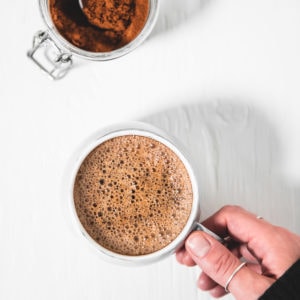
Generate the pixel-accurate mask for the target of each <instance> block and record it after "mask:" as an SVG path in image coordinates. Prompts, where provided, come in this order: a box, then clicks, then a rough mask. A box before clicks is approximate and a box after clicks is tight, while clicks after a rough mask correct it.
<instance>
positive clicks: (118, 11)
mask: <svg viewBox="0 0 300 300" xmlns="http://www.w3.org/2000/svg"><path fill="white" fill-rule="evenodd" d="M49 7H50V13H51V18H52V21H53V23H54V25H55V27H56V29H57V30H58V31H59V33H60V34H61V35H62V36H63V37H64V38H65V39H66V40H68V41H69V42H70V43H72V44H73V45H74V46H76V47H78V48H81V49H83V50H86V51H91V52H109V51H113V50H116V49H118V48H121V47H123V46H124V45H126V44H128V43H130V42H131V41H132V40H134V39H135V38H136V37H137V36H138V34H139V33H140V32H141V31H142V29H143V27H144V26H145V23H146V21H147V18H148V14H149V1H148V0H49Z"/></svg>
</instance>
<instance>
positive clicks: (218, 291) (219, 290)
mask: <svg viewBox="0 0 300 300" xmlns="http://www.w3.org/2000/svg"><path fill="white" fill-rule="evenodd" d="M209 292H210V294H211V296H213V297H214V298H220V297H223V296H224V295H226V294H227V293H226V292H225V290H224V288H223V287H222V286H220V285H217V286H216V287H214V288H213V289H212V290H210V291H209Z"/></svg>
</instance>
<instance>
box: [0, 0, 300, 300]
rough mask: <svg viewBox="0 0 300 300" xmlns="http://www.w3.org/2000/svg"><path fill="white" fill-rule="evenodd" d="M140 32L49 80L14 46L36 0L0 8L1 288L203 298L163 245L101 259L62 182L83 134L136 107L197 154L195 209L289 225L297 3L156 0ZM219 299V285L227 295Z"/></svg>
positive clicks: (298, 68) (294, 163) (293, 187)
mask: <svg viewBox="0 0 300 300" xmlns="http://www.w3.org/2000/svg"><path fill="white" fill-rule="evenodd" d="M161 2H162V3H161V12H160V16H159V19H158V22H157V26H156V27H155V29H154V31H153V33H152V35H151V36H150V37H149V39H148V40H147V41H146V42H145V43H144V44H143V45H142V46H140V47H139V48H138V49H136V50H135V51H134V52H132V53H130V54H128V55H126V56H125V57H122V58H119V59H116V60H114V61H109V62H90V61H84V60H79V59H75V58H74V60H75V66H74V69H73V70H71V71H70V73H69V74H68V75H67V76H66V77H65V78H64V79H62V80H60V81H56V82H54V81H51V80H49V79H48V77H47V76H45V75H44V74H42V73H41V72H40V71H39V70H38V68H37V67H36V66H35V65H34V64H33V63H32V62H31V61H30V60H29V59H28V58H27V57H26V51H27V50H28V49H29V48H30V46H31V40H32V37H33V34H34V33H35V32H36V31H37V30H39V29H45V25H44V24H43V21H42V18H41V16H40V12H39V9H38V2H37V1H33V0H31V1H29V0H26V1H21V0H10V1H7V2H6V3H5V5H4V6H3V7H2V9H1V12H0V24H1V27H0V32H1V56H0V136H1V155H0V170H1V172H0V187H1V199H0V299H4V300H11V299H14V300H18V299H26V300H27V299H28V300H29V299H30V300H33V299H34V300H35V299H46V300H48V299H49V300H50V299H51V300H52V299H72V300H75V299H76V300H77V299H78V300H79V299H88V300H89V299H91V300H94V299H104V300H110V299H111V300H119V299H128V300H129V299H130V300H140V299H145V300H146V299H155V300H171V299H172V300H185V299H189V300H193V299H210V298H209V296H208V295H207V294H205V293H202V292H199V291H198V290H197V287H196V278H197V275H198V273H199V271H198V269H197V268H192V269H188V268H185V267H183V266H180V265H178V264H177V263H176V261H175V258H174V257H170V258H168V259H166V260H164V261H162V262H160V263H156V264H154V265H150V266H147V267H140V268H128V267H120V266H116V265H111V264H109V263H106V262H103V261H102V260H101V259H100V258H99V257H98V255H97V253H96V252H95V251H94V249H91V248H90V247H89V246H88V245H87V244H86V243H85V241H84V240H83V239H81V237H80V236H79V235H78V234H77V231H76V230H75V228H74V227H73V226H72V223H71V222H70V215H69V212H68V210H67V208H66V199H65V197H63V194H62V190H63V189H64V188H65V185H66V181H65V179H66V177H67V174H68V169H67V166H68V165H69V164H70V163H72V162H70V157H71V156H72V155H73V154H74V151H76V149H77V148H78V146H79V145H80V144H81V142H82V141H83V140H84V139H85V138H86V137H87V136H89V135H90V134H92V133H94V132H95V131H97V130H98V129H100V128H102V127H104V126H106V125H110V124H112V123H115V122H120V121H127V120H146V121H148V122H151V123H154V124H156V125H158V126H160V127H162V128H164V129H166V130H167V131H169V132H170V133H172V134H174V135H177V136H178V137H179V138H180V139H181V140H182V141H183V142H184V143H185V144H186V145H187V146H188V147H189V149H190V151H191V153H192V155H193V156H194V158H195V160H196V161H197V163H196V164H197V167H198V168H199V173H200V182H201V196H202V201H201V208H202V218H205V217H207V216H208V215H209V214H211V213H213V212H214V211H215V210H217V209H218V208H220V207H221V206H222V205H224V204H229V203H230V204H238V205H242V206H244V207H245V208H247V209H249V210H251V211H253V212H254V213H256V214H259V215H262V216H264V218H265V219H268V220H270V221H271V222H273V223H276V224H278V225H282V226H285V227H287V228H289V229H290V230H292V231H295V232H297V233H298V234H299V233H300V208H299V196H300V188H299V186H300V185H299V183H300V158H299V154H298V153H300V135H299V132H300V111H299V108H300V106H299V101H300V84H299V78H300V2H299V1H298V0H188V1H187V0H161ZM228 298H230V296H228Z"/></svg>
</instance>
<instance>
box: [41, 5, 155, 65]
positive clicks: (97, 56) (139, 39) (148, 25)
mask: <svg viewBox="0 0 300 300" xmlns="http://www.w3.org/2000/svg"><path fill="white" fill-rule="evenodd" d="M75 1H77V0H75ZM159 1H160V0H149V5H150V8H149V14H148V17H147V20H146V22H145V25H144V27H143V29H142V30H141V32H140V33H139V34H138V35H137V36H136V37H135V38H134V39H133V40H132V41H131V42H129V43H128V44H126V45H124V46H122V47H120V48H118V49H115V50H113V51H108V52H92V51H87V50H84V49H81V48H79V47H76V46H75V45H73V44H72V43H71V42H69V41H68V40H67V39H66V38H64V37H63V36H62V35H61V34H60V32H59V31H58V30H57V29H56V27H55V25H54V23H53V22H52V18H51V14H50V9H49V7H48V4H49V0H39V7H40V12H41V14H42V18H43V20H44V22H45V24H46V26H47V28H48V33H49V35H50V36H51V38H52V40H53V41H54V42H55V43H56V46H57V47H59V48H62V49H63V50H65V51H67V52H69V53H71V54H74V55H76V56H78V57H81V58H83V59H89V60H98V61H106V60H112V59H115V58H118V57H121V56H123V55H125V54H128V53H129V52H131V51H132V50H134V49H135V48H137V47H138V46H139V45H140V44H142V43H143V42H144V41H145V40H146V39H147V37H148V36H149V35H150V33H151V32H152V30H153V28H154V26H155V23H156V20H157V17H158V12H159Z"/></svg>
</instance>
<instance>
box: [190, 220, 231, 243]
mask: <svg viewBox="0 0 300 300" xmlns="http://www.w3.org/2000/svg"><path fill="white" fill-rule="evenodd" d="M194 230H200V231H203V232H205V233H207V234H209V235H210V236H211V237H213V238H214V239H216V240H217V241H218V242H220V243H221V244H223V245H224V244H225V243H226V242H227V240H226V238H225V239H223V238H221V237H220V236H218V235H217V234H215V233H214V232H212V231H211V230H209V229H208V228H206V227H205V226H203V225H202V224H201V223H198V222H196V224H195V228H194Z"/></svg>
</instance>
